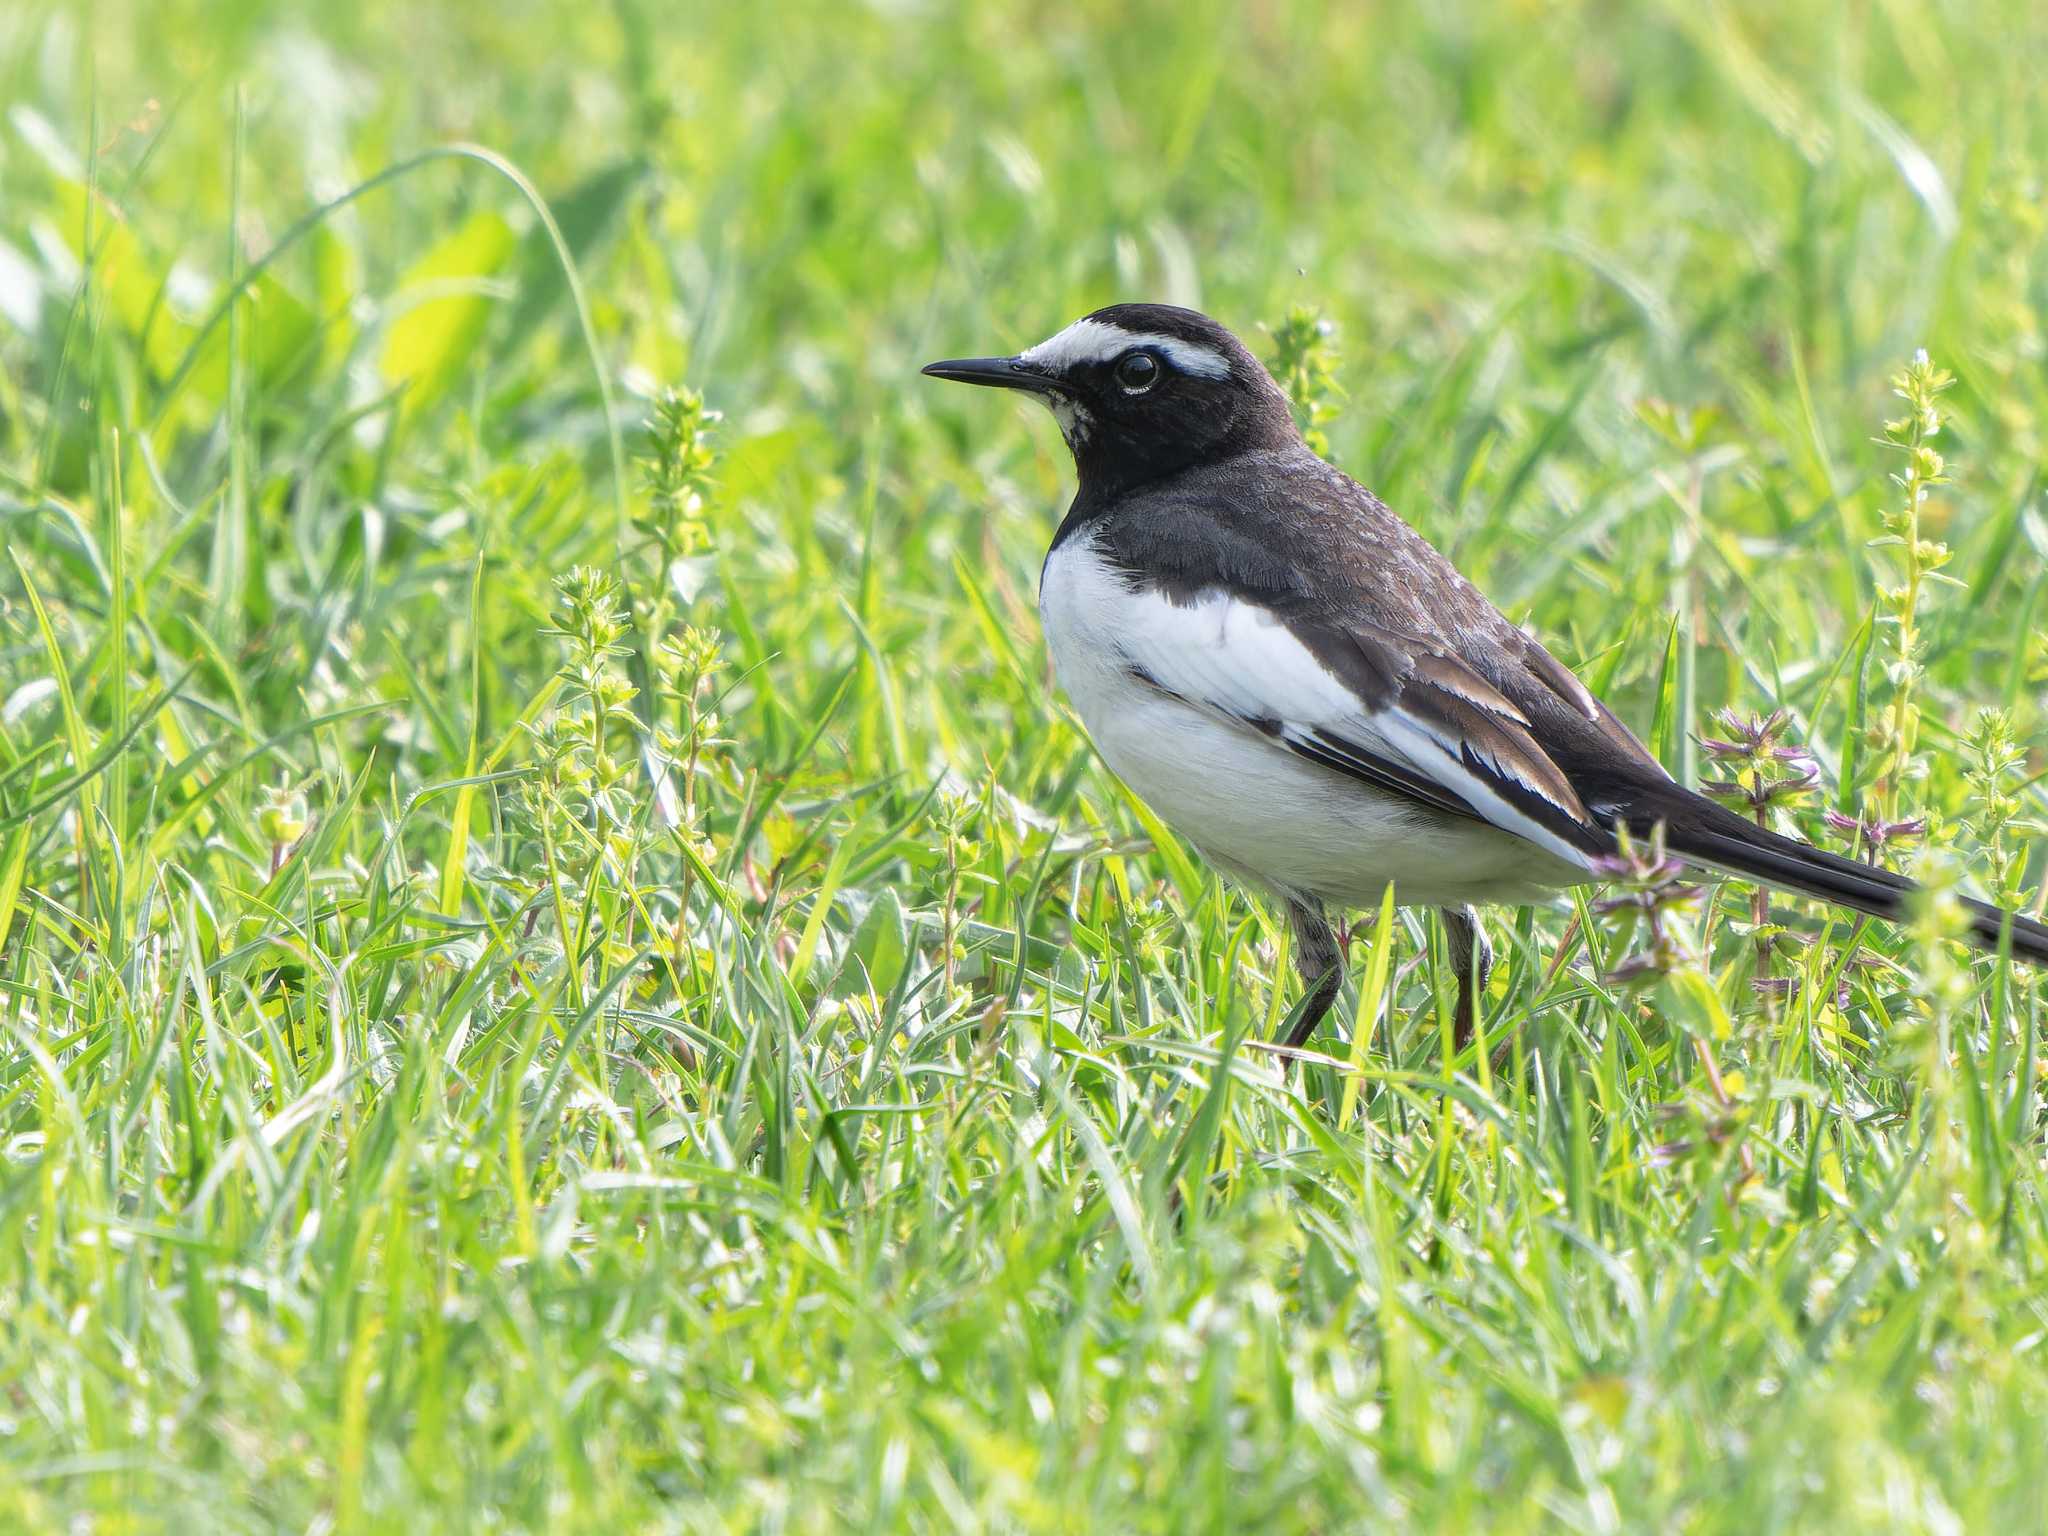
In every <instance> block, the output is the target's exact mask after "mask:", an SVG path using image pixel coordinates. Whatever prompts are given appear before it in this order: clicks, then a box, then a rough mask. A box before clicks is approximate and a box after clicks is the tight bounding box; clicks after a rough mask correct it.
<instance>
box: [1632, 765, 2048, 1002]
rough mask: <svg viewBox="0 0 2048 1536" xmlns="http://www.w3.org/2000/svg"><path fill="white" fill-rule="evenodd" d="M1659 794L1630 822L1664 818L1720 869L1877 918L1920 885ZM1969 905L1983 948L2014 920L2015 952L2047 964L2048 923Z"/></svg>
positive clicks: (1698, 802) (1684, 850) (1690, 850)
mask: <svg viewBox="0 0 2048 1536" xmlns="http://www.w3.org/2000/svg"><path fill="white" fill-rule="evenodd" d="M1658 800H1659V802H1660V803H1658V804H1655V805H1644V806H1642V807H1640V808H1639V809H1638V810H1637V811H1636V812H1635V813H1634V814H1631V815H1630V817H1629V820H1630V821H1631V822H1636V821H1638V820H1641V821H1642V822H1643V824H1644V826H1645V829H1647V826H1648V824H1649V823H1650V822H1651V821H1655V820H1662V821H1663V822H1664V827H1665V831H1664V838H1665V845H1666V846H1667V847H1668V848H1670V850H1671V851H1672V852H1673V853H1676V854H1679V855H1681V856H1683V857H1685V858H1687V859H1691V860H1693V861H1695V862H1697V863H1700V864H1705V865H1708V866H1711V867H1712V868H1714V869H1719V870H1725V871H1727V872H1728V873H1730V874H1737V875H1747V876H1748V877H1749V878H1751V879H1753V880H1761V881H1762V882H1763V883H1764V884H1766V885H1774V886H1779V887H1781V888H1782V889H1784V890H1788V891H1796V892H1798V893H1799V894H1800V895H1802V896H1815V897H1818V898H1819V899H1820V900H1822V901H1831V902H1834V903H1835V904H1836V905H1838V906H1844V907H1849V908H1851V909H1853V910H1854V911H1857V912H1867V913H1869V914H1870V915H1871V916H1872V917H1886V918H1897V917H1900V916H1901V915H1903V911H1904V907H1905V898H1906V896H1907V894H1908V893H1909V892H1911V891H1913V890H1914V889H1916V887H1915V885H1914V883H1913V882H1912V881H1911V880H1908V879H1907V878H1906V877H1905V876H1904V875H1896V874H1893V873H1892V872H1891V871H1890V870H1888V869H1879V868H1876V867H1875V866H1873V865H1870V864H1859V863H1857V862H1856V861H1855V860H1854V859H1845V858H1843V857H1842V856H1841V855H1840V854H1838V853H1829V852H1828V851H1827V850H1825V849H1823V848H1816V847H1814V846H1813V845H1812V844H1810V843H1802V842H1800V841H1798V840H1797V839H1795V838H1790V837H1780V836H1779V835H1778V834H1777V833H1775V832H1766V831H1764V830H1763V829H1762V828H1761V827H1758V826H1755V825H1753V824H1752V823H1750V822H1747V821H1744V820H1743V819H1742V818H1741V817H1740V816H1738V815H1736V814H1735V813H1734V812H1733V811H1730V810H1728V809H1726V808H1725V807H1723V806H1719V805H1716V804H1715V803H1714V802H1713V801H1711V800H1708V799H1706V798H1705V797H1703V796H1700V795H1694V794H1689V793H1687V792H1686V791H1684V790H1680V789H1678V788H1677V786H1676V785H1673V786H1671V791H1669V792H1667V793H1666V794H1665V795H1662V796H1659V797H1658ZM1963 905H1964V907H1966V908H1967V909H1968V910H1969V913H1970V936H1971V938H1973V939H1974V940H1975V941H1976V942H1977V943H1978V944H1980V945H1982V946H1983V947H1984V948H1985V949H1990V950H1995V949H1997V948H1998V942H1999V935H2000V934H2001V933H2002V932H2003V931H2004V929H2005V927H2006V925H2007V924H2010V925H2011V927H2012V952H2013V954H2014V956H2016V957H2017V958H2019V959H2022V960H2032V961H2035V962H2037V963H2041V964H2048V924H2042V923H2038V922H2036V921H2035V920H2034V919H2033V918H2031V917H2022V916H2020V915H2019V914H2018V913H2016V912H2006V911H2004V910H2003V909H2001V908H1998V907H1994V906H1992V905H1991V904H1990V903H1989V902H1983V901H1977V900H1974V899H1972V898H1970V897H1967V896H1966V897H1964V898H1963Z"/></svg>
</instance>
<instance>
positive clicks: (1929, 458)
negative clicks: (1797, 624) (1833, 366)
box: [1871, 350, 1955, 818]
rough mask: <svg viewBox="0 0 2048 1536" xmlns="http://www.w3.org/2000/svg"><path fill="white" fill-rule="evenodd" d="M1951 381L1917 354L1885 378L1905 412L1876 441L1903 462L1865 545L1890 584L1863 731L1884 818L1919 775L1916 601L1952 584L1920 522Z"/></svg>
mask: <svg viewBox="0 0 2048 1536" xmlns="http://www.w3.org/2000/svg"><path fill="white" fill-rule="evenodd" d="M1954 384H1955V376H1954V375H1953V374H1951V373H1950V372H1949V371H1948V370H1947V369H1945V368H1937V367H1935V366H1934V364H1933V363H1931V362H1930V361H1929V360H1928V357H1927V353H1926V352H1925V351H1924V350H1923V351H1920V352H1916V353H1914V354H1913V360H1912V361H1911V362H1910V363H1908V364H1907V365H1906V367H1905V368H1903V369H1902V370H1900V372H1898V373H1897V374H1895V375H1894V376H1893V378H1892V393H1893V394H1895V395H1897V396H1898V397H1899V398H1900V399H1901V400H1903V401H1905V402H1906V411H1905V414H1904V415H1902V416H1899V417H1897V418H1895V419H1893V420H1891V421H1887V422H1886V423H1885V424H1884V436H1883V437H1882V438H1881V439H1880V441H1881V442H1882V444H1883V445H1884V446H1885V447H1887V448H1889V449H1891V450H1893V451H1894V452H1895V453H1897V454H1898V455H1899V456H1900V457H1901V458H1902V459H1903V460H1904V467H1903V468H1902V469H1900V470H1898V471H1896V472H1894V473H1893V475H1892V477H1891V478H1892V483H1893V484H1894V485H1896V486H1897V487H1898V488H1899V491H1900V501H1899V504H1898V505H1896V506H1894V507H1893V508H1891V509H1890V510H1889V511H1887V512H1886V513H1885V515H1884V526H1885V532H1884V534H1883V535H1882V536H1881V537H1879V538H1876V539H1873V540H1872V541H1871V547H1872V548H1873V549H1885V550H1890V551H1893V555H1892V577H1893V579H1891V580H1885V581H1880V582H1879V583H1878V588H1877V604H1878V615H1879V620H1880V622H1881V623H1883V624H1885V625H1887V626H1889V627H1890V629H1891V632H1892V658H1891V660H1890V662H1889V663H1888V664H1887V665H1886V668H1885V675H1886V677H1887V679H1889V681H1890V683H1891V688H1892V696H1891V699H1890V701H1889V702H1887V703H1886V704H1885V706H1884V707H1883V709H1882V711H1881V712H1880V713H1879V715H1878V717H1877V719H1876V721H1875V722H1874V723H1873V725H1872V727H1871V746H1872V747H1873V748H1874V749H1875V750H1876V751H1877V753H1878V763H1877V775H1878V778H1879V780H1880V790H1879V795H1878V802H1879V806H1880V808H1881V811H1882V814H1883V815H1884V816H1885V817H1887V818H1891V817H1896V816H1897V815H1898V813H1899V807H1900V805H1901V803H1902V802H1903V800H1904V798H1905V793H1906V785H1907V784H1908V783H1909V782H1917V781H1918V780H1920V779H1922V778H1924V777H1925V776H1926V764H1925V763H1924V762H1922V761H1921V759H1920V756H1919V744H1920V699H1919V687H1920V683H1921V679H1922V676H1923V674H1924V671H1925V668H1924V666H1923V663H1922V652H1923V650H1924V648H1925V642H1924V638H1923V636H1922V634H1921V602H1922V597H1923V594H1924V590H1925V588H1926V586H1927V584H1928V583H1929V582H1930V581H1943V582H1951V583H1952V582H1953V579H1952V578H1950V577H1946V576H1943V575H1942V574H1941V568H1942V567H1943V566H1945V565H1947V564H1948V562H1949V558H1950V551H1949V547H1948V546H1947V545H1946V544H1944V543H1942V542H1940V541H1939V540H1937V539H1930V538H1927V537H1925V536H1924V534H1923V531H1922V517H1923V514H1924V512H1925V508H1926V504H1927V498H1928V496H1929V494H1930V493H1931V492H1932V491H1933V490H1934V488H1935V487H1936V486H1940V485H1946V484H1948V476H1947V474H1946V472H1945V471H1946V469H1947V465H1946V463H1945V462H1944V460H1943V459H1942V456H1941V454H1940V452H1939V451H1937V450H1936V448H1935V447H1934V439H1935V438H1936V437H1937V436H1939V435H1940V433H1941V427H1942V419H1941V411H1940V407H1939V402H1940V399H1941V396H1942V395H1943V394H1944V393H1946V392H1947V391H1948V390H1949V389H1950V388H1951V387H1952V386H1953V385H1954Z"/></svg>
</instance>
